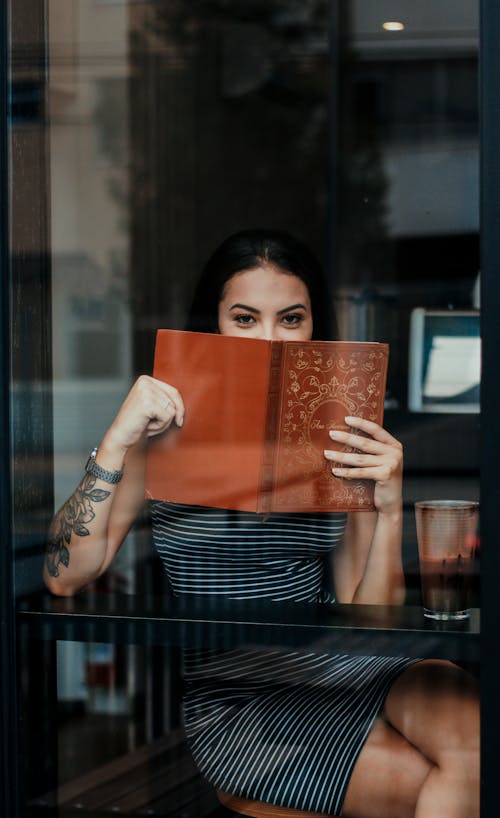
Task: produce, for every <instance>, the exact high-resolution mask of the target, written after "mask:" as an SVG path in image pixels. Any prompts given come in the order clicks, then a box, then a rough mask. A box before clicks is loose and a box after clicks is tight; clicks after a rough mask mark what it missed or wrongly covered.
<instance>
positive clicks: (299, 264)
mask: <svg viewBox="0 0 500 818" xmlns="http://www.w3.org/2000/svg"><path fill="white" fill-rule="evenodd" d="M266 262H267V263H268V264H272V265H274V266H276V267H278V268H279V269H280V270H282V271H283V272H285V273H291V274H292V275H295V276H297V278H300V280H301V281H303V282H304V284H305V285H306V287H307V290H308V292H309V298H310V299H311V310H312V317H313V338H314V339H316V340H325V341H328V340H331V339H333V338H335V337H336V333H335V321H334V317H333V310H332V309H331V306H330V305H331V298H330V294H329V291H328V286H327V282H326V279H325V276H324V274H323V270H322V268H321V265H320V263H319V261H318V259H317V258H316V256H315V255H314V254H313V253H312V252H311V250H309V248H308V247H307V246H306V245H305V244H304V243H303V242H301V241H299V240H298V239H296V238H294V237H293V236H291V235H290V234H289V233H286V232H285V231H282V230H264V229H254V230H242V231H240V232H238V233H233V235H231V236H229V237H228V238H227V239H225V241H223V242H222V244H221V245H219V247H218V248H217V249H216V250H215V251H214V253H212V255H211V256H210V258H209V259H208V261H207V263H206V264H205V267H204V268H203V271H202V273H201V276H200V279H199V281H198V285H197V287H196V290H195V294H194V298H193V302H192V304H191V309H190V311H189V314H188V318H187V322H186V329H187V330H191V331H196V332H217V330H218V311H219V302H220V300H221V298H222V295H223V290H224V286H225V285H226V283H227V282H228V281H229V279H230V278H232V276H233V275H235V273H238V272H241V271H242V270H252V269H255V268H256V267H259V266H261V265H262V264H264V263H266Z"/></svg>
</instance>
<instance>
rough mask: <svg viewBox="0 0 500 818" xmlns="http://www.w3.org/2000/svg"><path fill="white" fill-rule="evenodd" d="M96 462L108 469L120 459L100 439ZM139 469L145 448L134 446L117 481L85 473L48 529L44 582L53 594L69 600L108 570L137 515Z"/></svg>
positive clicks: (140, 499) (140, 482)
mask: <svg viewBox="0 0 500 818" xmlns="http://www.w3.org/2000/svg"><path fill="white" fill-rule="evenodd" d="M98 459H99V464H100V465H102V466H103V467H104V468H106V467H107V468H108V470H110V471H112V470H114V469H113V468H111V464H112V463H113V462H115V463H116V462H117V460H118V459H119V458H117V457H112V456H111V452H110V451H109V450H108V448H107V447H106V444H105V442H104V441H103V443H102V444H101V446H100V447H99V452H98ZM119 465H121V464H119ZM144 468H145V445H138V446H135V447H134V448H133V449H131V450H130V451H129V452H128V453H127V455H126V457H125V461H124V465H123V470H124V473H123V478H122V480H121V482H120V483H118V484H116V485H110V484H109V483H106V482H104V481H103V480H100V479H99V478H96V477H94V476H93V475H91V474H85V475H84V477H83V478H82V480H81V481H80V483H79V485H78V486H77V488H76V489H75V491H74V492H73V494H72V495H71V497H69V498H68V500H66V502H65V503H64V505H63V506H62V507H61V508H60V509H59V511H58V512H57V514H56V515H55V516H54V519H53V520H52V524H51V526H50V529H49V536H48V543H47V549H46V557H45V569H44V579H45V583H46V585H47V587H48V588H49V590H50V591H52V593H54V594H58V595H61V596H71V595H72V594H74V593H76V592H77V591H79V590H80V589H81V588H82V587H84V586H85V585H88V584H89V583H90V582H92V581H93V580H94V579H96V578H97V577H99V576H100V575H101V574H102V573H104V571H105V570H106V569H107V567H108V566H109V564H110V562H111V561H112V559H113V557H114V556H115V554H116V552H117V551H118V549H119V548H120V545H121V544H122V542H123V540H124V539H125V537H126V535H127V532H128V531H129V529H130V527H131V526H132V524H133V522H134V520H135V518H136V516H137V514H138V513H139V511H140V508H141V505H142V502H143V498H144Z"/></svg>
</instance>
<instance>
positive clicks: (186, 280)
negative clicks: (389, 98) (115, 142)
mask: <svg viewBox="0 0 500 818" xmlns="http://www.w3.org/2000/svg"><path fill="white" fill-rule="evenodd" d="M141 6H142V17H141V18H138V19H137V24H136V25H135V26H134V33H133V38H132V54H133V77H132V80H131V123H132V179H133V189H132V209H133V237H134V255H135V259H134V268H135V269H136V270H137V272H138V275H140V279H139V278H138V281H137V288H136V290H137V291H136V299H135V301H136V305H137V308H138V310H139V311H140V312H142V313H143V314H145V315H147V314H148V312H150V313H154V314H158V312H160V313H162V314H163V315H164V316H165V318H164V319H163V320H164V321H165V322H166V321H168V323H169V325H175V322H176V320H177V321H178V320H179V315H178V314H177V315H174V314H173V309H174V308H175V309H176V310H177V312H179V310H181V311H182V309H183V308H184V307H185V305H186V303H187V301H188V299H189V296H190V293H189V290H190V281H192V278H193V277H194V276H195V275H196V272H197V270H198V268H199V266H200V265H201V263H202V261H203V259H204V258H205V256H206V255H207V253H208V252H209V251H210V250H211V249H212V248H213V246H214V245H215V244H216V243H217V242H218V241H219V240H220V239H221V238H222V237H223V236H224V235H226V234H227V233H228V232H231V231H232V230H236V229H239V228H242V227H247V226H255V225H259V224H263V225H269V226H276V227H283V228H286V229H289V230H291V231H292V232H295V233H297V234H298V235H301V236H302V237H303V238H304V239H305V240H306V241H308V242H309V243H310V244H311V245H312V246H313V247H314V248H315V249H316V250H317V251H318V253H319V254H320V255H323V251H324V248H325V246H326V241H325V239H326V204H327V185H328V173H327V168H328V94H329V85H330V66H329V53H328V43H327V31H328V16H329V3H328V2H326V0H319V2H313V0H309V2H307V1H306V0H302V2H300V3H298V2H291V1H290V0H288V2H284V0H266V2H263V1H262V2H261V0H253V1H252V2H249V1H248V0H243V2H238V3H234V2H227V0H201V1H200V2H197V3H192V2H188V0H173V2H168V3H165V2H151V3H149V4H148V5H147V7H146V12H147V13H146V14H144V6H143V4H141ZM141 6H137V9H138V11H139V10H141ZM144 276H146V278H147V279H148V281H149V289H150V296H149V299H150V303H149V305H148V304H147V303H146V300H147V299H146V297H145V295H144V293H143V292H141V291H142V290H144V281H145V279H144ZM167 291H168V294H167ZM172 300H173V302H174V303H173V304H172ZM167 302H168V303H167Z"/></svg>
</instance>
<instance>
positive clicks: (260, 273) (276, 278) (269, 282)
mask: <svg viewBox="0 0 500 818" xmlns="http://www.w3.org/2000/svg"><path fill="white" fill-rule="evenodd" d="M269 299H272V300H273V301H274V300H276V299H278V300H281V299H283V300H285V301H287V302H288V301H289V299H291V301H290V303H291V302H292V301H299V302H301V303H304V304H305V305H306V304H309V292H308V289H307V286H306V285H305V284H304V282H303V281H302V280H301V279H300V278H299V277H298V276H296V275H294V274H293V273H289V272H287V271H286V270H281V269H280V268H279V267H276V266H272V265H262V266H259V267H254V268H252V269H251V270H241V271H240V272H238V273H235V274H234V275H233V276H232V277H231V278H230V279H229V280H228V281H227V282H226V285H225V287H224V289H223V291H222V296H221V301H228V300H230V301H234V300H237V301H241V302H243V303H246V304H249V303H250V302H256V301H268V300H269Z"/></svg>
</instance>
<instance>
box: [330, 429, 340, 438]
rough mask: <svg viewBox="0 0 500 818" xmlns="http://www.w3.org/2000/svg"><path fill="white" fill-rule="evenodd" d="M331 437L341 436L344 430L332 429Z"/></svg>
mask: <svg viewBox="0 0 500 818" xmlns="http://www.w3.org/2000/svg"><path fill="white" fill-rule="evenodd" d="M329 435H330V437H334V438H335V437H341V436H342V432H340V431H338V430H337V429H331V430H330V432H329Z"/></svg>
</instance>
